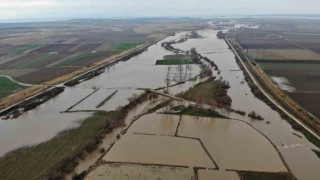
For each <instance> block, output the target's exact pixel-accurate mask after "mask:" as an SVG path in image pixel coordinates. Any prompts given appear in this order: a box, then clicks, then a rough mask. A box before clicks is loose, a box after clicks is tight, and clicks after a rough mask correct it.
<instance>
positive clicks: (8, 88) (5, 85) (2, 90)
mask: <svg viewBox="0 0 320 180" xmlns="http://www.w3.org/2000/svg"><path fill="white" fill-rule="evenodd" d="M25 88H26V86H22V85H20V84H17V83H15V82H13V81H11V80H10V79H8V78H7V77H1V76H0V99H2V98H4V97H7V96H9V95H11V94H14V93H15V92H18V91H21V90H23V89H25Z"/></svg>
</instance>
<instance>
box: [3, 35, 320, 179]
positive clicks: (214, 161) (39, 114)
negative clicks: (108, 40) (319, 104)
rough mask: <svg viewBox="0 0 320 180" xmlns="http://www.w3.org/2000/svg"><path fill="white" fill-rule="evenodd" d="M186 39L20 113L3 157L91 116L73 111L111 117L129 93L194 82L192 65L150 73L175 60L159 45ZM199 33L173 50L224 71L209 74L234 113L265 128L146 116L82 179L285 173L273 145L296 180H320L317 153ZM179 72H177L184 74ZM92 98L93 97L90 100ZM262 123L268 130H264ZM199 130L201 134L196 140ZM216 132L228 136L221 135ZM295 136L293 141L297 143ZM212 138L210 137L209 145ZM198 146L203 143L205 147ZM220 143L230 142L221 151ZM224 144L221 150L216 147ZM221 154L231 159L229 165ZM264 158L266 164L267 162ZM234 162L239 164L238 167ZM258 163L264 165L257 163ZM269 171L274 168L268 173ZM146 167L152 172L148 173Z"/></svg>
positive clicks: (8, 124)
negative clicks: (219, 82) (221, 83)
mask: <svg viewBox="0 0 320 180" xmlns="http://www.w3.org/2000/svg"><path fill="white" fill-rule="evenodd" d="M185 33H186V32H183V33H178V34H176V35H175V36H171V37H168V38H166V39H164V40H163V41H160V42H158V43H157V44H155V45H152V46H150V47H149V48H148V50H147V51H145V52H143V53H141V54H140V55H138V56H135V57H133V58H131V59H130V60H128V61H125V62H119V63H117V64H115V65H114V66H112V67H109V68H108V69H106V71H105V72H104V73H103V74H101V75H99V76H97V77H95V78H93V79H91V80H88V81H85V82H83V83H81V84H78V85H76V86H75V87H67V88H66V89H65V91H64V92H63V93H61V94H60V95H58V96H57V97H55V98H54V99H52V100H50V101H48V102H46V103H44V104H43V105H41V106H39V107H38V108H36V109H35V110H31V111H28V112H26V113H24V114H23V115H21V116H20V117H19V118H17V119H15V120H10V121H3V120H1V121H0V147H1V148H0V155H4V154H6V153H8V152H9V151H11V150H13V149H16V148H19V147H21V146H26V145H34V144H38V143H41V142H43V141H47V140H49V139H51V138H53V137H54V136H55V135H57V134H58V133H59V132H61V131H63V130H65V129H68V128H72V127H77V126H79V124H80V122H81V120H83V119H85V118H86V117H88V116H90V115H91V113H84V112H75V113H61V112H63V111H66V110H67V109H69V108H70V107H71V109H70V111H78V110H114V109H116V108H117V107H118V106H122V105H124V104H126V103H127V99H128V97H131V96H132V95H133V94H134V93H138V94H139V93H141V92H142V91H137V90H136V88H153V89H154V88H159V87H165V86H166V81H165V80H166V78H168V77H169V78H170V79H171V80H174V79H181V80H183V79H188V78H191V77H194V76H197V75H198V74H199V72H200V68H199V67H198V66H197V65H190V66H191V68H190V67H186V66H182V68H184V70H188V71H183V72H185V74H182V73H178V74H177V73H175V72H174V71H175V70H176V68H177V66H171V68H168V66H156V65H155V63H156V61H157V60H158V59H162V58H163V56H165V55H172V54H173V53H172V52H170V51H167V50H165V49H164V48H162V47H161V43H162V42H168V41H171V40H174V39H177V38H179V37H181V36H182V35H184V34H185ZM198 33H199V34H200V35H202V36H203V37H204V38H202V39H189V40H187V41H186V42H184V43H181V44H175V45H173V46H174V47H175V48H179V49H182V50H190V49H191V48H193V47H195V48H196V49H197V51H198V52H200V53H201V54H202V55H203V56H205V57H208V58H209V59H210V60H212V61H214V62H215V64H217V65H218V67H219V69H220V70H221V73H220V74H219V75H218V74H217V72H216V71H214V73H215V75H217V76H221V77H223V79H224V80H226V81H228V82H229V83H230V86H231V88H230V89H229V90H228V95H229V96H230V97H231V98H232V108H233V109H236V110H243V111H246V112H247V113H249V112H251V111H255V112H257V114H259V115H261V116H262V117H264V119H265V120H264V121H255V120H252V119H250V118H248V117H245V116H240V115H236V114H230V116H231V118H233V119H240V120H243V121H245V122H246V123H248V124H245V123H244V122H243V123H240V121H235V122H233V121H232V120H230V121H227V122H228V123H222V121H221V122H220V120H210V121H209V120H201V121H198V122H194V120H183V119H179V118H177V117H165V116H158V115H151V116H145V117H144V116H143V117H142V118H140V119H139V120H137V121H135V123H133V124H132V126H130V128H129V129H128V131H127V133H126V134H124V135H123V136H122V137H121V138H120V139H119V140H118V141H116V139H117V138H116V137H117V134H119V133H120V132H121V130H122V129H121V128H118V129H116V130H115V131H114V132H112V133H111V134H109V135H107V136H106V137H105V138H104V139H103V143H102V144H101V148H102V147H103V148H105V149H108V148H109V147H111V145H112V143H113V142H115V144H114V145H113V146H112V148H111V149H110V151H109V152H108V153H106V155H105V156H104V158H103V160H104V161H109V163H106V162H104V163H106V164H101V165H100V166H98V168H96V169H94V170H93V171H91V173H90V174H89V175H88V177H87V178H88V179H91V178H101V177H103V175H106V177H110V179H116V178H118V177H119V178H120V179H122V177H124V175H125V177H129V176H130V177H131V176H132V177H133V178H132V179H135V178H136V179H138V178H139V177H143V178H145V179H158V177H159V176H161V177H168V179H170V177H176V175H177V177H180V178H181V179H193V178H194V169H192V168H190V167H191V166H199V167H206V168H207V169H206V170H202V169H198V170H197V171H198V176H199V177H204V179H205V178H206V177H208V176H213V177H231V178H232V177H235V174H234V173H233V172H230V173H226V172H225V171H224V169H227V168H231V169H232V168H234V169H253V170H256V171H258V170H263V171H270V172H271V171H272V172H274V171H286V167H285V166H284V165H283V162H282V161H281V159H280V157H279V154H278V153H277V151H276V150H275V149H273V148H272V145H274V146H275V147H276V149H277V150H278V151H279V152H280V154H281V156H282V157H283V158H284V160H285V162H286V163H287V165H288V167H289V169H290V170H291V171H292V173H293V174H294V175H295V176H296V177H297V178H298V179H308V180H309V179H311V180H312V179H315V180H318V179H320V171H319V169H320V160H319V158H318V157H317V156H316V155H315V153H313V152H312V149H318V148H317V147H315V146H314V145H313V144H311V143H310V142H309V141H308V140H307V139H306V138H305V137H304V135H303V134H301V133H299V132H297V131H295V130H294V129H292V127H291V126H290V125H289V124H288V123H287V122H286V121H285V120H283V119H281V117H280V115H279V114H278V113H277V112H276V111H274V110H272V109H271V108H270V107H269V106H267V105H266V104H265V103H264V102H262V101H260V100H259V99H257V98H255V97H254V95H253V94H252V93H251V91H250V88H249V86H248V84H247V83H246V82H244V83H242V82H243V81H244V76H243V73H242V71H241V70H240V69H239V67H238V65H237V63H236V61H235V58H234V54H233V53H232V52H231V51H230V50H229V49H228V46H227V44H226V43H225V42H224V40H221V39H217V38H216V33H217V31H214V30H201V31H198ZM179 68H180V69H181V67H179ZM168 72H169V73H168ZM197 82H199V81H194V82H186V83H185V84H182V85H179V86H174V87H171V88H169V92H170V93H171V94H177V93H179V92H182V91H185V90H187V89H189V88H190V87H192V86H193V85H195V84H196V83H197ZM171 84H174V82H171ZM97 89H98V90H97ZM94 90H97V91H95V92H94ZM115 90H118V92H117V93H116V94H115V95H114V96H113V97H112V98H111V99H110V100H109V101H107V102H106V103H105V104H104V105H103V106H101V107H99V108H98V109H96V108H97V105H98V104H99V103H100V102H102V101H103V100H104V99H106V98H107V97H108V96H109V95H110V94H111V93H112V92H114V91H115ZM93 92H94V93H93ZM91 93H93V94H91ZM90 94H91V95H90ZM88 95H90V96H88ZM87 96H88V97H87ZM85 97H87V98H85ZM161 99H162V100H164V99H163V98H161ZM156 103H157V102H151V101H148V102H144V103H143V104H141V105H139V106H138V107H137V108H136V109H134V110H133V111H131V112H130V113H129V116H128V117H127V119H126V125H127V126H126V127H128V125H129V124H130V122H131V120H132V119H134V117H135V116H137V115H139V114H141V113H142V112H144V111H145V110H146V109H148V108H150V107H151V106H152V105H155V104H156ZM153 116H154V117H153ZM153 120H154V121H153ZM267 121H268V122H270V124H267V123H266V122H267ZM179 123H181V124H180V125H181V127H179V129H180V128H182V129H180V130H178V135H181V134H182V135H183V136H192V138H191V139H190V138H188V137H177V136H175V135H176V134H177V131H175V127H178V126H179ZM249 124H250V125H251V126H252V127H250V126H249ZM191 126H192V127H191ZM126 127H124V128H126ZM186 127H188V128H186ZM201 128H202V129H203V131H201V132H199V130H200V129H201ZM220 128H221V129H220ZM176 129H178V128H176ZM253 129H255V130H253ZM221 130H225V131H223V132H222V131H221ZM211 131H212V132H211ZM139 133H140V134H139ZM293 133H295V134H298V135H299V136H301V138H300V137H298V136H296V135H294V134H293ZM209 136H210V137H211V136H214V137H212V138H208V137H209ZM199 139H200V140H201V139H203V142H202V140H201V141H200V140H199ZM213 139H214V140H213ZM224 139H228V140H229V141H228V142H227V143H226V142H225V140H224ZM235 139H237V141H236V142H234V140H235ZM268 139H269V140H270V142H269V141H268ZM215 142H216V143H217V144H215ZM232 142H234V143H232ZM221 143H225V144H224V145H221V146H219V144H221ZM271 143H272V144H271ZM233 144H234V145H237V146H238V147H239V148H240V149H241V150H239V152H236V151H235V150H234V149H233V146H232V145H233ZM251 146H252V147H256V148H257V149H259V152H260V155H261V157H259V152H258V151H256V150H255V149H254V148H251ZM204 147H206V148H204ZM168 152H169V153H168ZM226 152H228V153H234V154H233V155H232V156H230V157H228V156H227V155H226ZM100 155H101V154H100V153H93V154H91V155H89V157H88V158H87V159H86V160H85V161H83V162H80V164H79V166H77V168H76V170H75V173H77V174H79V173H81V172H82V171H83V170H85V169H87V168H88V167H89V166H90V165H92V164H93V163H94V162H96V160H97V159H98V158H99V156H100ZM195 155H196V156H195ZM240 156H241V157H240ZM264 156H265V157H268V158H267V159H265V158H263V157H264ZM237 157H238V158H239V162H236V159H237ZM255 159H259V160H261V161H259V162H254V160H255ZM111 161H117V162H119V163H115V162H111ZM246 161H249V162H251V163H252V165H250V164H245V162H246ZM140 163H141V164H140ZM273 163H274V166H272V167H271V164H273ZM144 164H152V165H151V166H145V165H144ZM163 165H165V166H163ZM167 165H170V166H167ZM171 165H179V167H178V166H177V167H171ZM180 166H183V167H180ZM184 166H187V167H184ZM218 166H219V167H220V170H219V171H215V172H211V171H210V172H209V170H212V169H216V168H217V167H218ZM208 168H212V169H208ZM217 172H219V173H217ZM228 172H229V171H228ZM71 177H72V176H70V177H68V178H71ZM113 177H114V178H113ZM103 179H105V178H103ZM123 179H126V178H123Z"/></svg>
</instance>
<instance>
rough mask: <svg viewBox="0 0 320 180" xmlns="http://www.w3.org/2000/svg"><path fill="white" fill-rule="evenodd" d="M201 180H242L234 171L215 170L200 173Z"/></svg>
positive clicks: (200, 171)
mask: <svg viewBox="0 0 320 180" xmlns="http://www.w3.org/2000/svg"><path fill="white" fill-rule="evenodd" d="M198 178H199V180H212V179H220V180H240V178H239V176H238V174H237V173H236V172H233V171H214V170H203V169H199V171H198Z"/></svg>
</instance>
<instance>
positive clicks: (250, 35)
mask: <svg viewBox="0 0 320 180" xmlns="http://www.w3.org/2000/svg"><path fill="white" fill-rule="evenodd" d="M252 21H253V22H251V23H257V24H259V25H261V26H262V27H261V28H259V29H251V30H242V31H241V32H239V33H237V34H236V40H237V41H238V42H239V44H240V45H241V46H242V47H243V48H244V49H246V50H247V52H248V54H249V55H250V56H251V57H252V58H253V59H254V60H255V61H256V62H257V63H258V64H259V65H260V66H261V67H262V69H263V70H264V71H265V72H266V73H267V74H268V75H270V76H272V77H276V78H284V79H285V80H286V81H288V82H289V84H290V86H292V87H293V89H295V92H287V93H288V95H289V96H290V97H291V98H293V99H294V100H295V101H297V102H298V103H300V104H301V105H302V106H303V107H304V108H305V109H307V110H308V111H310V112H311V113H312V114H314V115H316V116H317V117H320V114H319V113H318V108H317V107H319V105H320V101H315V99H319V93H320V65H319V63H320V54H319V53H320V48H319V47H320V31H319V28H318V26H319V22H318V21H315V20H303V21H302V20H261V21H260V22H257V21H254V20H252ZM279 86H281V84H279Z"/></svg>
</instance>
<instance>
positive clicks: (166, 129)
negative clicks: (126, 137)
mask: <svg viewBox="0 0 320 180" xmlns="http://www.w3.org/2000/svg"><path fill="white" fill-rule="evenodd" d="M179 120H180V117H179V116H171V115H167V114H148V115H145V116H142V117H141V118H140V119H139V120H138V121H137V122H135V123H134V124H133V125H132V126H131V127H130V129H129V130H128V132H129V133H141V134H156V135H171V136H174V135H175V133H176V130H177V126H178V123H179Z"/></svg>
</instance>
